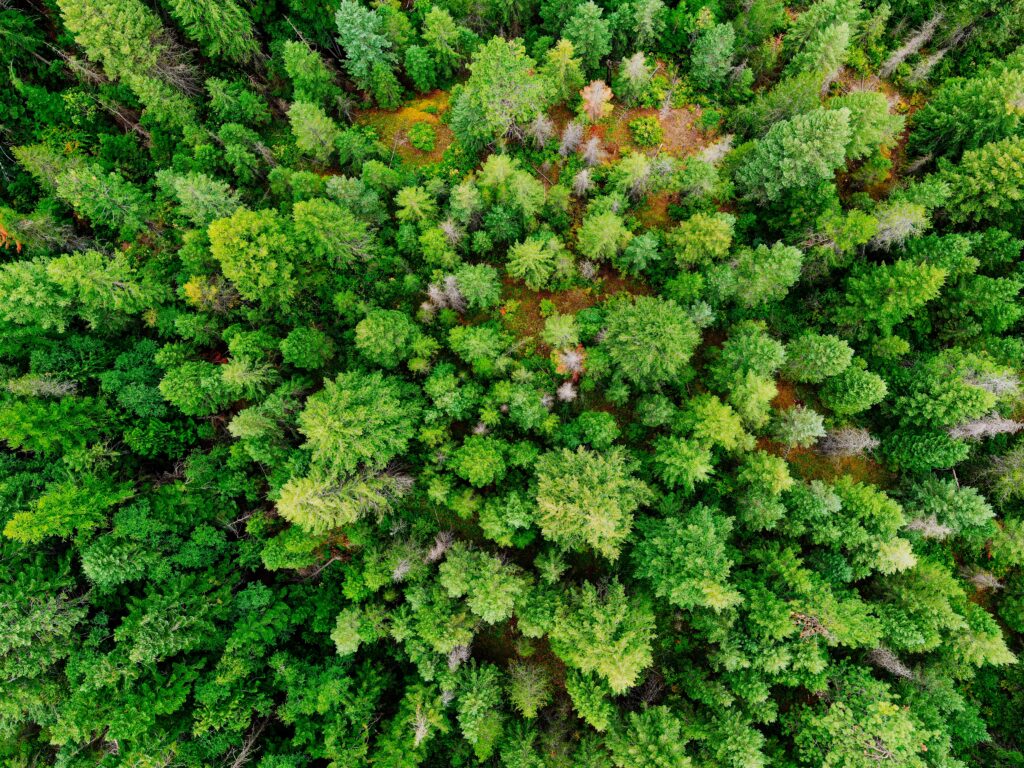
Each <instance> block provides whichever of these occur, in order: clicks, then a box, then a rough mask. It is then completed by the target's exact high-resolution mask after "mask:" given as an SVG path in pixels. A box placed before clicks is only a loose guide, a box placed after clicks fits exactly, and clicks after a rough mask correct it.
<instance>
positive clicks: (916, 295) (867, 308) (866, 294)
mask: <svg viewBox="0 0 1024 768" xmlns="http://www.w3.org/2000/svg"><path fill="white" fill-rule="evenodd" d="M946 275H947V272H946V270H945V269H943V268H941V267H936V266H933V265H931V264H918V263H915V262H914V261H912V260H909V259H900V260H898V261H895V262H893V263H892V264H873V265H871V266H865V267H862V268H860V269H858V270H855V271H854V272H853V273H852V274H851V276H850V277H849V278H848V279H847V281H846V291H845V293H844V299H845V300H846V305H845V306H843V307H840V308H839V309H838V310H837V311H836V320H837V321H838V322H840V323H848V324H850V325H853V326H854V327H855V328H858V329H861V332H862V333H870V332H871V331H872V330H873V329H875V328H877V329H879V330H880V331H881V333H882V335H883V336H888V335H890V334H892V332H893V329H894V328H895V327H896V326H897V325H899V324H900V323H902V322H903V321H904V320H906V319H907V318H910V317H914V315H915V314H916V313H917V312H918V311H919V310H920V309H921V308H923V307H924V305H925V304H927V303H928V302H929V301H931V300H933V299H934V298H935V297H937V296H938V295H939V291H940V289H941V288H942V285H943V283H944V282H945V281H946Z"/></svg>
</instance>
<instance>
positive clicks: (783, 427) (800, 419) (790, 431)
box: [775, 405, 825, 448]
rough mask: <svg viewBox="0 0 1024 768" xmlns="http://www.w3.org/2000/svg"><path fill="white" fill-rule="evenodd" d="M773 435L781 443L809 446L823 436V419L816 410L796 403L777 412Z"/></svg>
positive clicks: (792, 445) (790, 445)
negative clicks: (777, 416)
mask: <svg viewBox="0 0 1024 768" xmlns="http://www.w3.org/2000/svg"><path fill="white" fill-rule="evenodd" d="M775 436H776V438H778V440H779V442H781V443H782V444H783V445H787V446H789V447H794V446H799V447H801V448H809V447H810V446H812V445H814V444H815V443H816V442H817V441H818V439H819V438H822V437H824V436H825V420H824V419H823V418H822V416H821V414H820V413H818V412H817V411H814V410H812V409H810V408H807V407H806V406H803V405H796V406H793V407H792V408H787V409H786V410H784V411H782V413H780V414H779V418H778V423H777V424H776V426H775Z"/></svg>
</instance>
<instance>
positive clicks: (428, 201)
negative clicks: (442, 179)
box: [395, 187, 437, 222]
mask: <svg viewBox="0 0 1024 768" xmlns="http://www.w3.org/2000/svg"><path fill="white" fill-rule="evenodd" d="M395 205H396V206H398V210H397V211H396V212H395V215H396V216H397V217H398V220H399V221H412V222H421V221H426V220H428V219H433V218H434V217H435V216H436V215H437V203H436V202H434V198H433V197H432V196H431V195H430V193H429V192H427V190H426V189H424V188H423V187H402V188H401V189H400V190H398V194H396V195H395Z"/></svg>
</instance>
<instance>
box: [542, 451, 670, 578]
mask: <svg viewBox="0 0 1024 768" xmlns="http://www.w3.org/2000/svg"><path fill="white" fill-rule="evenodd" d="M535 467H536V472H537V507H538V509H537V514H538V517H537V522H538V525H539V526H540V529H541V533H543V534H544V537H545V538H547V539H548V540H549V541H553V542H555V543H556V544H558V545H560V546H562V547H564V548H566V549H576V550H578V549H582V548H583V547H584V546H588V547H590V548H592V549H595V550H596V551H597V552H599V553H600V554H602V555H604V556H605V557H607V558H608V559H610V560H614V559H616V558H617V557H618V555H619V550H620V548H621V545H622V542H623V541H624V540H625V539H626V537H627V536H628V535H629V531H630V528H631V527H632V524H633V512H634V511H635V510H636V509H637V508H638V507H639V506H640V505H641V504H643V503H645V502H646V501H647V500H648V498H649V496H650V491H649V489H648V488H647V486H646V485H645V484H644V483H643V482H641V481H640V480H637V479H636V478H634V477H633V475H632V472H631V471H630V468H629V464H628V463H627V461H626V457H625V455H624V454H623V453H622V451H621V450H616V449H613V450H611V451H609V452H607V453H605V454H601V453H597V452H594V451H590V450H587V449H585V448H583V447H582V446H581V447H580V448H577V449H576V451H570V450H568V449H565V448H563V449H562V450H560V451H551V452H549V453H545V454H543V455H542V456H541V457H540V458H539V459H537V462H536V464H535Z"/></svg>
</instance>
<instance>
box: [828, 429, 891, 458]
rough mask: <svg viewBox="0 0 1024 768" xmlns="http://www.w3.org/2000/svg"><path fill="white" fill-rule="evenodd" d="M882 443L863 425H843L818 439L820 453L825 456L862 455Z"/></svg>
mask: <svg viewBox="0 0 1024 768" xmlns="http://www.w3.org/2000/svg"><path fill="white" fill-rule="evenodd" d="M880 444H881V443H880V442H879V441H878V439H877V438H875V437H873V436H872V435H871V433H870V432H868V431H867V430H866V429H863V428H861V427H843V428H842V429H836V430H833V431H832V432H829V433H828V434H827V435H825V436H824V437H822V438H820V439H819V440H818V444H817V446H816V447H817V450H818V453H821V454H824V455H825V456H860V455H862V454H864V453H867V452H868V451H873V450H874V449H875V448H877V447H878V446H879V445H880Z"/></svg>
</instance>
